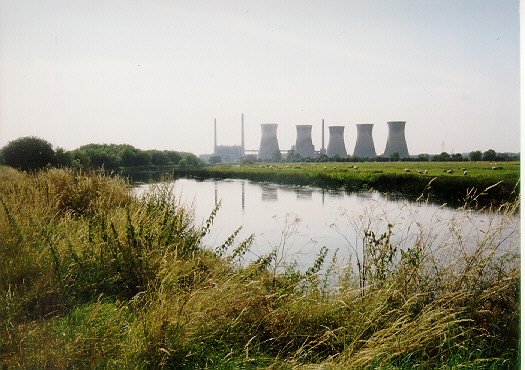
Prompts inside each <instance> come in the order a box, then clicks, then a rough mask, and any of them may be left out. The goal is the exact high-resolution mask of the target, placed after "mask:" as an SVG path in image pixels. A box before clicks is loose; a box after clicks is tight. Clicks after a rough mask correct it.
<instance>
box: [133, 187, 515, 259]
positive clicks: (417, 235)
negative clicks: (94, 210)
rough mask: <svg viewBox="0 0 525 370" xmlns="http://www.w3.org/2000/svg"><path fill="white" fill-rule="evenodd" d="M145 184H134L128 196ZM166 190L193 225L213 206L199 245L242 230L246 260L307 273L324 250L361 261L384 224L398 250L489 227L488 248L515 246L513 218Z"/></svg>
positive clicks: (344, 197) (349, 200)
mask: <svg viewBox="0 0 525 370" xmlns="http://www.w3.org/2000/svg"><path fill="white" fill-rule="evenodd" d="M149 186H150V185H146V184H145V185H139V186H137V187H136V188H135V193H136V194H140V193H142V192H143V191H145V190H146V189H148V187H149ZM172 186H173V191H174V192H175V194H176V195H177V196H178V197H179V198H180V201H181V203H183V204H185V205H187V206H191V207H193V209H194V212H195V216H196V221H197V223H199V224H201V223H203V222H204V221H205V220H206V219H207V218H208V216H209V215H210V212H211V211H212V210H213V208H214V207H215V205H216V204H217V203H219V202H220V209H219V212H218V213H217V216H216V218H215V220H214V223H213V226H212V230H211V232H210V234H209V235H208V236H207V237H206V239H205V240H204V241H205V244H206V245H208V246H210V247H216V246H219V245H221V244H222V243H223V242H224V241H225V240H226V239H227V238H228V237H229V236H230V235H231V234H232V233H233V232H234V231H235V230H236V229H237V228H239V227H241V226H242V229H241V231H240V232H239V234H238V236H237V239H236V240H237V243H236V245H238V243H240V241H242V240H244V239H245V238H247V237H249V236H250V234H252V233H253V234H254V235H255V239H254V243H253V246H252V248H251V249H250V251H249V252H248V253H247V254H246V255H245V261H252V260H255V259H256V258H258V257H259V256H262V255H265V254H267V253H269V252H270V251H271V250H272V248H278V254H279V257H280V258H282V259H283V260H286V261H288V262H290V261H293V260H295V261H297V263H298V264H299V266H303V267H305V268H306V267H309V266H311V264H312V263H313V261H314V260H315V258H316V255H317V254H318V253H319V250H320V249H321V247H323V246H326V247H328V249H329V254H328V257H327V259H331V258H332V256H333V253H334V252H335V251H337V255H338V258H339V259H347V260H348V259H350V260H352V261H353V262H354V263H355V260H356V259H357V258H360V256H361V255H362V240H363V235H364V231H365V230H368V231H373V232H374V233H375V235H376V237H379V235H380V234H382V233H385V232H386V231H387V228H388V225H389V224H390V225H392V240H393V242H395V243H397V245H399V246H401V248H404V249H407V248H412V247H413V246H414V245H415V244H417V243H420V244H421V243H427V244H433V245H435V246H442V245H444V244H447V243H449V244H450V243H458V242H459V243H465V245H468V244H473V245H475V244H476V243H478V244H479V243H480V242H481V241H483V238H487V235H488V232H489V231H490V232H493V231H494V230H496V229H498V230H497V232H498V233H499V234H498V235H497V236H496V237H495V241H493V242H495V243H499V244H501V246H500V249H501V248H513V249H517V248H518V247H519V220H518V217H517V216H505V215H501V214H494V213H480V212H474V211H464V210H461V211H458V210H455V209H451V208H448V207H446V206H437V205H433V204H427V203H424V202H419V203H416V202H410V201H407V200H402V199H391V198H388V197H386V196H384V195H382V194H380V193H378V192H366V193H348V192H344V191H329V190H322V189H317V188H310V187H304V186H285V185H276V184H268V183H254V182H250V181H247V180H216V181H215V180H205V181H197V180H193V179H177V180H174V181H173V182H172Z"/></svg>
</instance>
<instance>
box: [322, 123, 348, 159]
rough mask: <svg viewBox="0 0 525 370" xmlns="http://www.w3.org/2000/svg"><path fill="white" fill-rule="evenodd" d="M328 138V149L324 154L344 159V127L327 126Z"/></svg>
mask: <svg viewBox="0 0 525 370" xmlns="http://www.w3.org/2000/svg"><path fill="white" fill-rule="evenodd" d="M328 130H329V132H330V137H329V138H328V148H327V151H326V154H327V155H328V156H329V157H333V156H334V155H339V156H340V157H346V147H345V137H344V132H345V127H344V126H328Z"/></svg>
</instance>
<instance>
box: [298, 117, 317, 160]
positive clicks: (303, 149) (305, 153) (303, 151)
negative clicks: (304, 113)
mask: <svg viewBox="0 0 525 370" xmlns="http://www.w3.org/2000/svg"><path fill="white" fill-rule="evenodd" d="M295 127H296V128H297V139H296V140H295V152H296V153H297V154H299V155H300V156H301V157H303V158H314V157H315V148H314V144H312V125H296V126H295Z"/></svg>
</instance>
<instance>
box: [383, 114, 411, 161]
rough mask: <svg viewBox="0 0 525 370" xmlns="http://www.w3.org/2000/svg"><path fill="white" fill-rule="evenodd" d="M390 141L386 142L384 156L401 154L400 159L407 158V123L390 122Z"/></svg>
mask: <svg viewBox="0 0 525 370" xmlns="http://www.w3.org/2000/svg"><path fill="white" fill-rule="evenodd" d="M387 123H388V139H387V142H386V147H385V152H384V154H383V155H384V156H385V157H388V156H390V155H391V154H392V153H396V152H397V153H399V157H400V158H407V157H409V156H410V154H408V146H407V141H406V139H405V124H406V122H405V121H389V122H387Z"/></svg>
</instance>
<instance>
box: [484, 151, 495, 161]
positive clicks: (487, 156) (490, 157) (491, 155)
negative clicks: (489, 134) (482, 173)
mask: <svg viewBox="0 0 525 370" xmlns="http://www.w3.org/2000/svg"><path fill="white" fill-rule="evenodd" d="M482 160H483V161H495V160H496V151H495V150H494V149H489V150H487V151H486V152H483V157H482Z"/></svg>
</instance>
